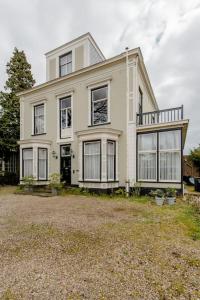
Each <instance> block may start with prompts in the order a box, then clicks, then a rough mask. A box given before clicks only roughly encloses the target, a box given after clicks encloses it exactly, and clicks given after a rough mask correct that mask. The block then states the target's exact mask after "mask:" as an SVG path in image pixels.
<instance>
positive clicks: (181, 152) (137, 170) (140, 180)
mask: <svg viewBox="0 0 200 300" xmlns="http://www.w3.org/2000/svg"><path fill="white" fill-rule="evenodd" d="M175 130H178V131H180V135H181V149H180V150H179V151H180V155H181V159H180V163H181V180H180V181H175V180H173V181H171V180H160V175H159V174H160V160H159V158H160V154H159V153H160V151H159V133H160V132H165V131H175ZM182 130H183V129H182V128H171V129H162V130H157V131H156V130H154V131H148V132H138V133H137V139H136V153H137V155H136V157H137V163H136V181H137V182H144V183H145V182H152V183H176V184H177V183H179V184H182V182H183V132H182ZM148 133H156V134H157V159H156V164H157V167H156V171H157V176H156V181H154V180H146V179H144V180H142V179H139V177H138V173H139V156H138V152H139V151H138V136H139V135H142V134H148Z"/></svg>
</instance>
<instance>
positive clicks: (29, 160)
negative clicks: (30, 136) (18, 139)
mask: <svg viewBox="0 0 200 300" xmlns="http://www.w3.org/2000/svg"><path fill="white" fill-rule="evenodd" d="M22 174H23V175H22V176H23V177H27V176H32V175H33V149H32V148H30V149H28V148H27V149H22Z"/></svg>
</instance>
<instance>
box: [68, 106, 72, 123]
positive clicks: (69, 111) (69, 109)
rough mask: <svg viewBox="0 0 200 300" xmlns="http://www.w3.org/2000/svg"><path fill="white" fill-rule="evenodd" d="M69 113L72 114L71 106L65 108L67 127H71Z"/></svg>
mask: <svg viewBox="0 0 200 300" xmlns="http://www.w3.org/2000/svg"><path fill="white" fill-rule="evenodd" d="M71 114H72V111H71V108H68V110H67V127H71Z"/></svg>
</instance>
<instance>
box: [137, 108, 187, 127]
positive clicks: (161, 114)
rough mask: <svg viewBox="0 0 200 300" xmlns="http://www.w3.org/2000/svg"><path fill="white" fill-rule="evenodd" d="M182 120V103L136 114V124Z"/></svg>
mask: <svg viewBox="0 0 200 300" xmlns="http://www.w3.org/2000/svg"><path fill="white" fill-rule="evenodd" d="M180 120H183V105H182V106H180V107H175V108H169V109H162V110H157V111H151V112H145V113H142V114H137V125H139V126H141V125H155V124H160V123H171V122H176V121H180Z"/></svg>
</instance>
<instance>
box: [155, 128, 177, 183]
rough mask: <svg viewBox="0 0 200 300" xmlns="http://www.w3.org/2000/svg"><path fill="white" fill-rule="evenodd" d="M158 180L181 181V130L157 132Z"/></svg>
mask: <svg viewBox="0 0 200 300" xmlns="http://www.w3.org/2000/svg"><path fill="white" fill-rule="evenodd" d="M159 166H160V168H159V180H160V181H181V131H180V130H173V131H164V132H160V133H159Z"/></svg>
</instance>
